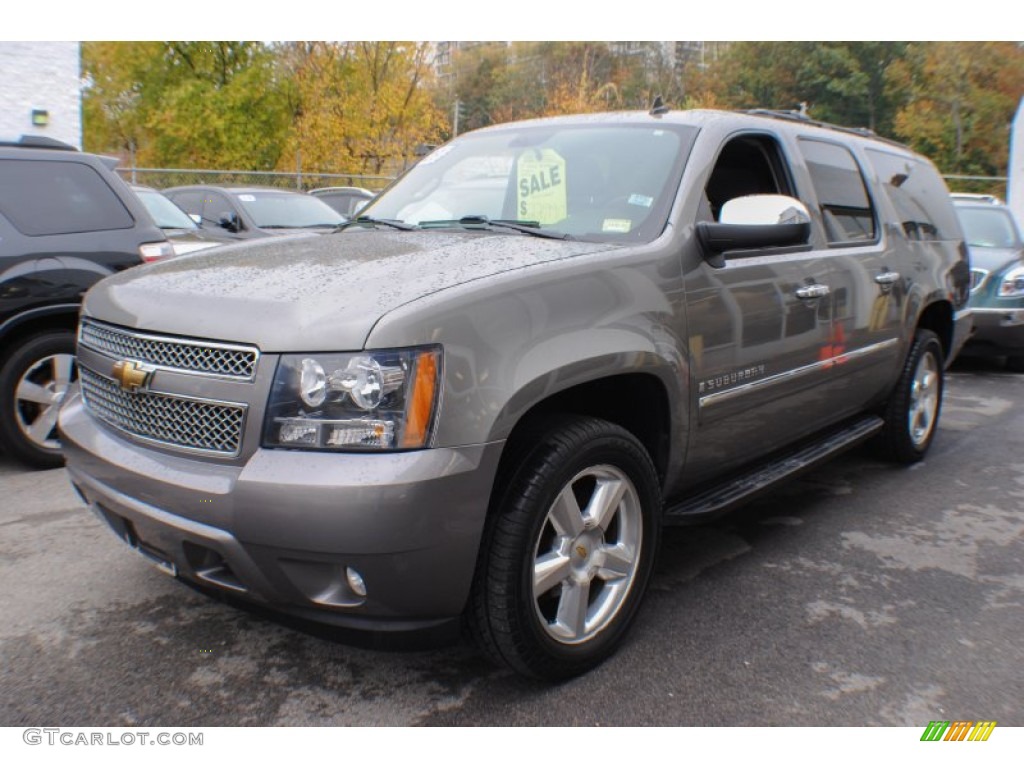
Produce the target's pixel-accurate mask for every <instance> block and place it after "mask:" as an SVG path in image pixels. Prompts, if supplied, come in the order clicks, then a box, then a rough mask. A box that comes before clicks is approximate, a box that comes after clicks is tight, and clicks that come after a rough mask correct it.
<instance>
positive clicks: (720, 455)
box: [60, 109, 970, 679]
mask: <svg viewBox="0 0 1024 768" xmlns="http://www.w3.org/2000/svg"><path fill="white" fill-rule="evenodd" d="M968 284H969V268H968V262H967V251H966V249H965V246H964V242H963V237H962V234H961V231H960V226H959V224H958V222H957V219H956V216H955V215H954V212H953V209H952V207H951V204H950V202H949V197H948V192H947V190H946V188H945V186H944V184H943V182H942V180H941V178H940V176H939V175H938V173H937V172H936V170H935V168H934V167H933V166H932V165H931V163H929V162H928V161H927V160H926V159H924V158H923V157H920V156H919V155H916V154H914V153H913V152H911V151H910V150H908V149H907V148H905V147H903V146H900V145H898V144H894V143H892V142H889V141H886V140H883V139H880V138H877V137H875V136H874V135H872V134H870V133H869V132H866V131H858V130H850V129H842V128H836V127H834V126H828V125H824V124H821V123H816V122H814V121H811V120H808V119H806V118H803V117H800V116H797V115H792V114H789V113H770V112H751V113H726V112H713V111H694V112H669V111H666V110H664V109H656V110H652V112H650V113H642V112H641V113H625V114H600V115H586V116H576V117H561V118H551V119H542V120H534V121H528V122H522V123H514V124H508V125H499V126H495V127H492V128H488V129H484V130H481V131H477V132H474V133H471V134H466V135H464V136H460V137H459V138H458V139H456V140H454V141H452V142H451V143H449V144H446V145H444V146H442V147H440V148H439V149H437V150H435V151H434V152H433V153H432V154H430V155H428V156H427V157H426V158H424V159H423V160H422V161H421V162H420V163H419V164H418V165H417V166H415V167H414V168H413V169H412V170H410V171H409V172H408V173H407V174H406V175H405V176H403V177H402V178H401V179H399V180H398V181H397V182H396V183H395V184H394V185H392V186H391V187H390V188H389V189H388V190H386V191H385V192H384V193H383V194H382V195H381V196H380V197H378V198H377V199H376V200H374V201H373V203H371V205H370V206H368V207H367V208H365V209H364V210H363V211H362V212H361V215H360V216H358V217H357V218H356V219H354V220H352V221H351V222H348V223H347V224H345V225H343V226H342V227H339V231H338V232H337V233H335V234H332V235H326V236H324V237H320V238H302V239H292V238H280V239H278V238H273V239H267V240H265V241H262V242H258V243H250V244H243V245H231V246H227V247H226V248H223V249H219V253H217V254H216V256H207V255H205V254H203V253H198V254H195V255H189V256H185V257H182V258H178V259H174V260H171V261H167V262H165V263H160V264H153V265H149V266H146V267H143V268H140V269H137V270H132V271H131V272H128V273H125V274H122V275H117V276H114V277H111V278H108V279H106V280H104V281H103V282H101V283H100V284H99V285H97V286H96V287H95V288H93V289H92V290H91V291H90V292H89V294H88V295H87V296H86V299H85V303H84V306H83V310H82V315H81V324H80V329H79V335H78V360H79V366H80V392H78V393H76V394H74V395H73V396H71V397H70V398H69V399H68V400H67V401H66V402H65V404H64V407H63V409H62V412H61V416H60V429H61V435H62V439H63V441H64V447H65V452H66V457H67V465H68V470H69V473H70V476H71V480H72V482H73V483H74V486H75V487H76V488H77V489H78V491H79V492H80V493H81V495H82V497H83V498H84V499H85V501H86V502H87V503H88V504H89V505H90V506H91V507H92V508H93V509H94V510H95V512H96V513H97V514H98V515H99V517H100V518H101V519H102V520H104V521H105V522H106V523H107V524H108V525H109V526H110V527H111V528H112V529H113V530H114V531H115V532H116V534H117V535H118V536H120V537H121V538H122V539H123V540H124V541H125V542H126V543H127V544H128V545H129V546H130V547H132V548H134V549H135V550H137V551H138V552H140V553H141V554H143V555H145V556H146V557H148V558H150V559H152V560H153V561H155V562H156V563H157V564H158V565H159V566H160V567H161V568H162V569H164V570H166V571H168V572H169V573H171V574H173V575H175V576H177V577H179V578H181V579H184V580H186V581H189V582H192V583H196V584H199V585H203V586H205V587H207V588H210V589H214V590H220V591H223V592H225V593H230V594H233V595H237V596H239V597H241V598H243V599H246V600H251V601H255V602H258V603H262V604H264V605H269V606H271V607H273V608H275V609H277V610H279V611H283V612H289V613H291V614H295V615H298V616H302V617H306V618H312V619H316V620H320V621H325V622H331V623H334V624H337V625H343V626H348V627H355V628H366V629H371V630H400V629H415V628H427V627H434V626H438V625H443V624H449V623H453V622H456V621H460V620H461V621H462V622H463V623H464V625H465V627H466V628H467V629H468V631H469V632H470V634H471V635H472V636H473V637H474V639H475V640H476V641H477V642H478V643H479V645H480V647H481V648H482V649H483V651H484V652H485V653H486V654H487V655H489V656H490V657H491V658H493V659H494V660H496V661H498V662H501V663H504V664H507V665H509V666H511V667H512V668H513V669H515V670H517V671H519V672H520V673H523V674H527V675H532V676H535V677H540V678H546V679H557V678H563V677H567V676H570V675H575V674H579V673H581V672H583V671H585V670H586V669H588V668H591V667H593V666H594V665H596V664H598V663H600V662H601V661H602V660H603V659H604V658H606V657H607V656H608V655H609V654H611V653H612V652H613V650H614V649H615V647H616V645H617V644H618V643H619V642H620V641H621V640H622V638H623V637H624V635H625V633H626V631H627V630H628V628H629V626H630V624H631V623H632V621H633V619H634V617H635V615H636V612H637V609H638V607H639V605H640V602H641V598H642V597H643V594H644V590H645V588H646V586H647V582H648V579H649V577H650V574H651V570H652V567H653V563H654V558H655V554H656V552H657V550H658V541H659V532H660V530H661V528H662V526H664V525H669V524H678V523H687V522H691V521H697V520H703V519H706V518H708V517H709V516H712V515H717V514H721V513H723V512H726V511H728V510H730V509H732V508H734V507H735V506H736V505H738V504H740V503H742V502H743V501H745V500H746V499H749V498H750V497H751V496H752V495H754V494H755V493H758V492H760V491H762V490H763V489H765V488H767V487H769V486H771V485H772V484H774V483H776V482H778V481H780V480H783V479H785V478H787V477H791V476H792V475H794V474H795V473H797V472H800V471H802V470H804V469H806V468H807V467H809V466H811V465H813V464H815V463H817V462H819V461H822V460H824V459H827V458H828V457H831V456H834V455H835V454H837V453H838V452H839V451H841V450H844V449H846V448H848V447H850V446H853V445H856V444H858V443H860V442H862V441H867V440H869V439H870V440H873V441H874V442H875V444H876V445H877V448H878V450H879V451H880V452H881V453H883V454H884V455H885V456H887V457H889V458H891V459H892V460H894V461H896V462H902V463H911V462H915V461H918V460H920V459H921V458H922V457H923V456H924V455H925V452H926V451H927V450H928V447H929V445H930V443H931V442H932V439H933V438H934V436H935V431H936V424H937V421H938V418H939V411H940V406H941V399H942V386H943V370H944V368H945V365H946V361H948V360H950V359H951V358H952V357H953V356H954V355H955V354H956V352H957V351H958V349H959V347H960V345H961V344H962V343H963V342H964V340H965V338H966V335H967V333H968V330H969V324H970V319H969V315H968V314H967V313H966V312H965V311H964V307H965V302H966V300H967V295H968Z"/></svg>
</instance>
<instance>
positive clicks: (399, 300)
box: [84, 230, 616, 352]
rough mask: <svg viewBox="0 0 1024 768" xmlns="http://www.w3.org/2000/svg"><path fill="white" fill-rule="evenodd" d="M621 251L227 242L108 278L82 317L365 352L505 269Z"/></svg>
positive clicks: (596, 246)
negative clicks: (387, 319) (416, 311)
mask: <svg viewBox="0 0 1024 768" xmlns="http://www.w3.org/2000/svg"><path fill="white" fill-rule="evenodd" d="M615 247H616V246H613V245H607V244H601V243H583V242H572V241H569V242H567V241H563V240H546V239H542V238H538V237H531V236H529V235H506V234H496V233H490V232H486V233H461V232H460V233H450V232H388V231H383V230H369V231H367V230H360V231H351V230H350V231H346V232H344V233H340V234H337V235H326V236H322V237H309V236H305V237H281V238H276V237H275V238H267V239H261V240H258V241H250V242H247V243H240V244H237V245H228V246H222V247H219V248H217V249H216V250H213V251H202V252H199V253H196V254H191V255H188V256H182V257H178V258H174V259H168V260H165V261H162V262H156V263H153V264H149V265H146V266H143V267H139V268H137V269H131V270H128V271H126V272H122V273H120V274H117V275H114V276H112V277H110V278H108V279H106V280H103V281H101V282H100V283H98V284H97V286H96V287H94V288H93V289H92V290H91V291H89V293H88V294H87V296H86V299H85V303H84V312H85V314H88V315H91V316H94V317H96V318H97V319H100V320H104V321H106V322H110V323H114V324H117V325H124V326H127V327H131V328H138V329H141V330H148V331H154V332H162V333H170V334H178V335H183V336H191V337H197V338H206V339H211V340H220V341H234V342H241V343H250V344H255V345H257V346H258V347H260V349H262V350H263V351H265V352H284V351H296V352H316V351H320V352H328V351H335V350H337V351H344V350H352V349H361V348H362V346H363V343H364V341H365V340H366V337H367V335H368V334H369V332H370V330H371V329H372V328H373V326H374V325H375V324H376V322H377V320H379V319H380V318H381V317H382V316H383V315H384V314H386V313H387V312H389V311H390V310H393V309H395V308H397V307H400V306H401V305H403V304H406V303H408V302H410V301H413V300H415V299H418V298H421V297H423V296H427V295H429V294H432V293H436V292H438V291H442V290H444V289H446V288H451V287H453V286H456V285H461V284H463V283H467V282H470V281H473V280H480V279H483V278H486V277H490V276H492V275H496V274H499V273H501V272H507V271H510V270H515V269H522V268H525V267H530V266H533V265H536V264H541V263H544V262H547V261H554V260H558V259H565V258H571V257H573V256H579V255H582V254H585V253H593V252H597V251H606V250H610V249H613V248H615Z"/></svg>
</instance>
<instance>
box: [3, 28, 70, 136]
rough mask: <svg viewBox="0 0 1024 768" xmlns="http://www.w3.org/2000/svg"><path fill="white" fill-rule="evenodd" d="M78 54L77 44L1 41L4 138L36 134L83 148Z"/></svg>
mask: <svg viewBox="0 0 1024 768" xmlns="http://www.w3.org/2000/svg"><path fill="white" fill-rule="evenodd" d="M80 54H81V51H80V45H79V43H76V42H56V43H45V42H2V41H0V139H7V140H10V139H17V138H18V137H19V136H21V135H22V134H34V135H36V136H49V137H50V138H53V139H58V140H59V141H63V142H66V143H68V144H72V145H74V146H76V147H78V148H79V149H81V147H82V77H81V55H80Z"/></svg>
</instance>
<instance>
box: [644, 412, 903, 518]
mask: <svg viewBox="0 0 1024 768" xmlns="http://www.w3.org/2000/svg"><path fill="white" fill-rule="evenodd" d="M884 425H885V422H883V421H882V419H881V418H879V417H878V416H865V417H863V418H861V419H860V420H859V421H855V422H853V423H850V424H847V425H846V426H845V427H843V428H842V429H841V430H839V431H838V432H829V433H827V434H826V435H824V436H822V437H818V438H817V439H814V440H812V441H811V442H809V443H801V444H799V445H798V446H797V447H796V448H794V449H792V450H790V451H788V452H786V453H783V454H781V455H779V456H777V457H776V458H774V459H772V460H771V461H769V462H766V463H761V464H757V465H755V466H754V468H753V469H751V470H749V471H747V472H746V473H744V474H742V475H740V476H739V477H732V478H730V479H728V480H726V481H725V482H723V483H719V484H718V485H715V486H712V487H711V488H708V489H707V490H704V491H701V492H700V493H698V494H697V495H696V496H691V497H689V498H686V499H683V500H682V501H679V502H676V503H674V504H669V505H667V506H666V507H665V512H664V517H663V518H662V519H663V522H664V523H665V525H687V524H690V523H697V522H701V521H703V520H706V519H707V518H709V517H716V516H718V515H721V514H724V513H726V512H729V511H731V510H732V509H735V508H736V507H738V506H739V505H740V504H743V503H745V502H747V501H749V500H750V499H752V498H753V497H755V496H757V495H758V494H760V493H762V492H764V491H766V490H768V488H770V487H771V486H773V485H775V484H776V483H778V482H780V481H782V480H787V479H789V478H792V477H795V476H796V475H799V474H800V473H801V472H805V471H806V470H808V469H810V468H811V467H813V466H815V465H816V464H820V463H822V462H824V461H827V460H829V459H831V458H832V457H833V456H837V455H838V454H840V453H843V452H844V451H847V450H849V449H850V448H852V447H853V446H855V445H857V444H858V443H863V442H864V441H865V440H867V439H868V438H870V437H872V436H874V435H876V434H878V432H880V431H881V429H882V427H883V426H884Z"/></svg>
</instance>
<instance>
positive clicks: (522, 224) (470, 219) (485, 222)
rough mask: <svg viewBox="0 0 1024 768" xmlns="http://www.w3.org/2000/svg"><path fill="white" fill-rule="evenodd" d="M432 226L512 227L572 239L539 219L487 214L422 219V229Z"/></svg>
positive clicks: (561, 238) (530, 233)
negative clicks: (502, 217) (496, 217)
mask: <svg viewBox="0 0 1024 768" xmlns="http://www.w3.org/2000/svg"><path fill="white" fill-rule="evenodd" d="M431 227H464V228H466V229H473V228H477V227H478V228H480V229H510V230H512V231H513V232H522V233H523V234H526V235H533V236H534V237H547V238H551V239H554V240H572V236H571V235H567V234H564V233H562V232H555V231H553V230H550V229H543V228H542V227H541V226H540V222H537V221H519V220H516V221H514V220H512V219H489V218H488V217H486V216H479V215H477V216H463V217H462V218H461V219H439V220H437V221H421V222H420V228H421V229H429V228H431Z"/></svg>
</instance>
